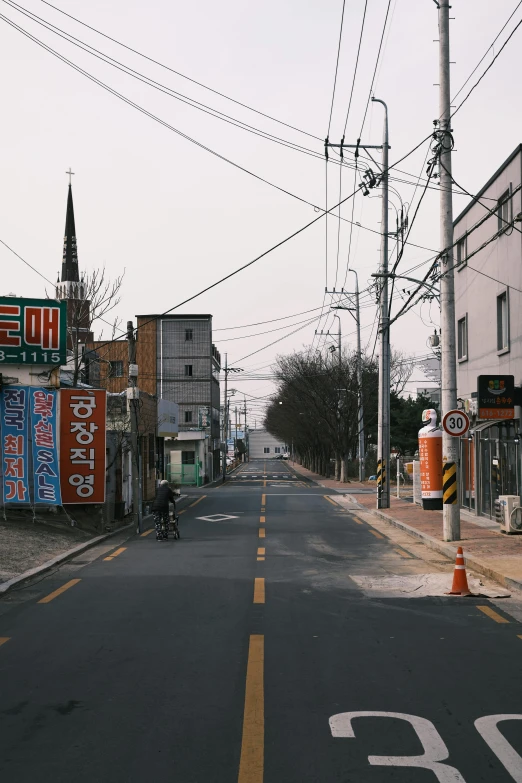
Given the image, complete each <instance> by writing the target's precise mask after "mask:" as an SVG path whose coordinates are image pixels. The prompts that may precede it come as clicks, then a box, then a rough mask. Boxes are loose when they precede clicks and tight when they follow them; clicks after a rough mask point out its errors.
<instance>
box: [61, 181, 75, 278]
mask: <svg viewBox="0 0 522 783" xmlns="http://www.w3.org/2000/svg"><path fill="white" fill-rule="evenodd" d="M73 173H74V172H72V171H71V170H70V169H69V171H68V172H67V174H69V192H68V195H67V214H66V217H65V235H64V238H63V257H62V280H61V282H62V283H63V282H70V283H78V282H79V280H80V275H79V272H78V251H77V248H76V228H75V225H74V206H73V197H72V188H71V175H72V174H73Z"/></svg>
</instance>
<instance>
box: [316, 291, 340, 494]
mask: <svg viewBox="0 0 522 783" xmlns="http://www.w3.org/2000/svg"><path fill="white" fill-rule="evenodd" d="M325 293H327V294H329V293H337V292H336V291H335V290H334V291H328V290H326V291H325ZM332 309H335V308H332ZM335 317H336V318H339V330H338V334H337V350H338V353H339V384H340V383H341V364H342V356H341V318H340V316H338V315H336V316H335ZM315 333H316V334H317V335H319V336H320V337H330V331H328V332H318V331H317V330H316V332H315ZM330 350H331V351H332V353H333V352H334V351H335V348H334V346H333V345H332V346H330ZM332 366H333V357H332ZM338 391H339V401H338V403H337V432H338V437H339V446H340V443H341V432H340V430H341V410H340V408H341V390H340V389H338ZM338 455H339V456H338V457H337V456H336V458H335V479H336V481H339V480H340V478H341V464H342V455H341V452H340V450H339V452H338Z"/></svg>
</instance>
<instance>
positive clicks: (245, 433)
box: [243, 395, 249, 462]
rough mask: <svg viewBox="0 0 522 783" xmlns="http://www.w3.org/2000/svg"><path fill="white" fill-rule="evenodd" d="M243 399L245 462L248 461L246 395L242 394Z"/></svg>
mask: <svg viewBox="0 0 522 783" xmlns="http://www.w3.org/2000/svg"><path fill="white" fill-rule="evenodd" d="M243 401H244V413H245V431H244V433H243V438H244V441H245V462H248V461H249V457H248V430H247V407H246V397H245V395H243Z"/></svg>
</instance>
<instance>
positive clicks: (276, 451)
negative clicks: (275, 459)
mask: <svg viewBox="0 0 522 783" xmlns="http://www.w3.org/2000/svg"><path fill="white" fill-rule="evenodd" d="M274 451H275V453H276V454H281V447H280V446H276V447H275V449H274Z"/></svg>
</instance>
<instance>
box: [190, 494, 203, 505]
mask: <svg viewBox="0 0 522 783" xmlns="http://www.w3.org/2000/svg"><path fill="white" fill-rule="evenodd" d="M206 497H207V496H206V495H201V497H200V498H198V499H197V500H195V501H194V503H191V504H190V506H189V508H194V506H197V505H198V503H201V501H202V500H205V498H206Z"/></svg>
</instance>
